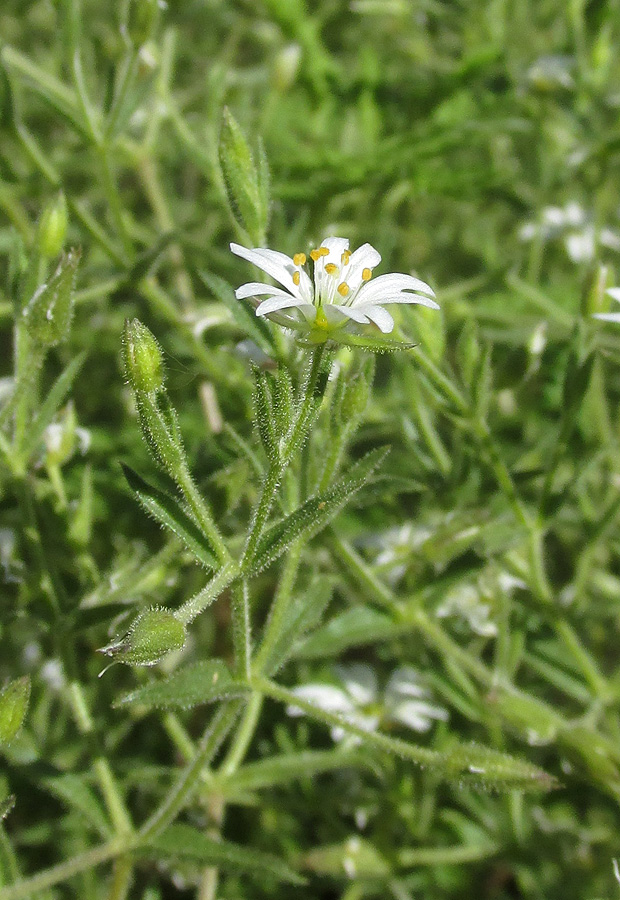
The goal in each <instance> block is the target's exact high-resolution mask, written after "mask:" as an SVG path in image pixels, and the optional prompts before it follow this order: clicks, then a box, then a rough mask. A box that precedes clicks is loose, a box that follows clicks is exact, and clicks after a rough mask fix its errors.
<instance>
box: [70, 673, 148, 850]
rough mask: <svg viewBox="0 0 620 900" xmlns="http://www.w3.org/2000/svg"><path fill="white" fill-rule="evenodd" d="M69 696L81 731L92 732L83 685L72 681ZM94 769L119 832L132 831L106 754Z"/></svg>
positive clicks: (96, 762) (97, 761) (96, 761)
mask: <svg viewBox="0 0 620 900" xmlns="http://www.w3.org/2000/svg"><path fill="white" fill-rule="evenodd" d="M67 696H68V700H69V704H70V706H71V710H72V712H73V717H74V719H75V721H76V724H77V726H78V729H79V731H80V733H81V734H92V732H93V731H94V724H93V720H92V717H91V715H90V711H89V709H88V706H87V703H86V697H85V695H84V691H83V689H82V685H81V684H79V682H77V681H72V682H71V684H70V685H69V688H68V692H67ZM93 769H94V770H95V775H96V776H97V782H98V784H99V788H100V790H101V793H102V794H103V799H104V801H105V805H106V808H107V810H108V813H109V815H110V819H111V820H112V823H113V825H114V828H115V829H116V831H117V832H118V833H119V834H128V833H131V832H132V831H133V823H132V821H131V818H130V816H129V812H128V811H127V807H126V806H125V802H124V800H123V796H122V794H121V792H120V789H119V787H118V784H117V782H116V779H115V777H114V773H113V772H112V769H111V768H110V764H109V762H108V761H107V759H106V758H105V757H104V756H99V757H98V758H97V759H96V760H95V761H94V763H93Z"/></svg>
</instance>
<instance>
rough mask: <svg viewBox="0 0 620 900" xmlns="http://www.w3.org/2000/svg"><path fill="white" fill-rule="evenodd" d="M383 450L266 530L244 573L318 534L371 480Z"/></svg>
mask: <svg viewBox="0 0 620 900" xmlns="http://www.w3.org/2000/svg"><path fill="white" fill-rule="evenodd" d="M387 453H388V449H387V448H385V447H382V448H379V449H377V450H371V451H370V453H367V454H366V456H364V457H363V458H362V459H360V460H359V461H358V462H356V463H355V464H354V465H353V466H351V468H350V469H349V472H348V473H347V475H346V476H345V477H344V478H342V479H341V480H340V481H338V482H337V483H336V484H335V485H334V487H332V488H331V489H330V490H329V491H326V492H325V493H324V494H322V495H319V496H318V497H311V498H310V500H308V501H306V503H304V504H303V505H302V506H300V507H299V508H298V509H296V510H295V512H293V513H291V515H289V516H286V517H285V518H284V519H281V520H280V521H279V522H276V523H275V525H272V526H271V528H269V529H268V530H267V531H266V532H265V534H264V535H263V537H262V538H261V540H260V541H259V543H258V546H257V548H256V552H255V554H254V556H253V557H252V559H250V560H249V561H248V564H247V574H256V573H257V572H261V571H262V570H263V569H265V568H266V567H267V566H269V565H271V563H272V562H274V561H275V560H276V559H278V557H279V556H281V555H282V554H283V553H284V552H285V551H286V550H287V549H288V547H290V545H291V544H292V543H293V541H296V540H297V539H299V538H303V539H305V540H310V538H312V537H314V535H315V534H318V532H319V531H321V530H322V529H323V528H325V526H326V525H327V524H328V523H329V522H330V521H331V520H332V519H333V518H334V516H335V515H336V514H337V513H338V512H339V511H340V510H341V509H342V507H343V506H344V505H345V504H346V503H347V502H348V500H349V499H350V498H351V497H352V496H353V494H355V493H356V491H358V490H359V489H360V488H362V487H363V486H364V485H365V484H366V483H367V482H368V481H369V479H370V478H371V476H372V474H373V472H374V471H375V469H376V468H377V466H379V465H380V464H381V463H382V462H383V460H384V459H385V457H386V456H387Z"/></svg>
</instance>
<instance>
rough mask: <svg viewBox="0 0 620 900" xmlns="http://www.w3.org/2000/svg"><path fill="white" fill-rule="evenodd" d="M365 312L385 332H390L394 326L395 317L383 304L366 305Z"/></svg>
mask: <svg viewBox="0 0 620 900" xmlns="http://www.w3.org/2000/svg"><path fill="white" fill-rule="evenodd" d="M364 312H365V313H366V315H367V316H368V318H369V319H370V321H371V322H374V323H375V325H377V326H378V328H379V330H380V331H382V332H383V334H389V333H390V331H392V329H393V328H394V319H393V318H392V316H391V315H390V314H389V312H388V311H387V309H383V307H382V306H364Z"/></svg>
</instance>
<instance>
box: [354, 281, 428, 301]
mask: <svg viewBox="0 0 620 900" xmlns="http://www.w3.org/2000/svg"><path fill="white" fill-rule="evenodd" d="M404 291H415V292H417V293H421V294H428V295H429V296H430V297H434V296H435V292H434V291H433V289H432V288H431V287H430V286H429V285H428V284H426V283H425V282H424V281H420V279H419V278H414V277H413V275H401V274H393V275H379V277H378V278H373V279H372V281H368V282H367V283H366V284H364V285H363V286H362V287H361V289H360V292H359V294H358V295H357V298H356V302H359V303H386V302H388V301H387V298H388V297H391V296H396V295H398V294H401V293H403V292H404ZM389 302H390V303H393V302H394V301H393V300H391V299H390V300H389Z"/></svg>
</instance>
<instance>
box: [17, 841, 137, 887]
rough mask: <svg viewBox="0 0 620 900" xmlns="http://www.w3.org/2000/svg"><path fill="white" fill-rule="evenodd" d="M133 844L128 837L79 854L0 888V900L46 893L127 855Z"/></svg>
mask: <svg viewBox="0 0 620 900" xmlns="http://www.w3.org/2000/svg"><path fill="white" fill-rule="evenodd" d="M131 844H132V842H131V840H128V839H127V838H126V837H123V838H115V839H114V840H113V841H109V843H107V844H102V845H101V846H100V847H94V848H93V849H92V850H87V851H86V852H85V853H79V854H78V855H77V856H73V857H72V858H71V859H67V860H65V861H64V862H61V863H58V865H56V866H51V867H50V868H49V869H45V870H44V871H43V872H39V873H38V874H37V875H33V876H32V877H31V878H25V879H24V880H23V881H20V882H18V883H17V884H12V885H9V886H8V887H4V888H0V900H26V898H29V897H31V896H32V895H33V894H37V893H40V892H42V891H46V890H48V889H49V888H51V887H53V886H54V885H55V884H60V883H61V882H62V881H67V880H68V879H69V878H73V876H74V875H78V874H79V873H80V872H85V871H87V870H88V869H92V868H94V866H98V865H100V864H101V863H103V862H107V861H108V860H110V859H114V858H115V857H116V856H119V855H120V854H121V853H126V852H127V851H128V850H129V849H130V846H131Z"/></svg>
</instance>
